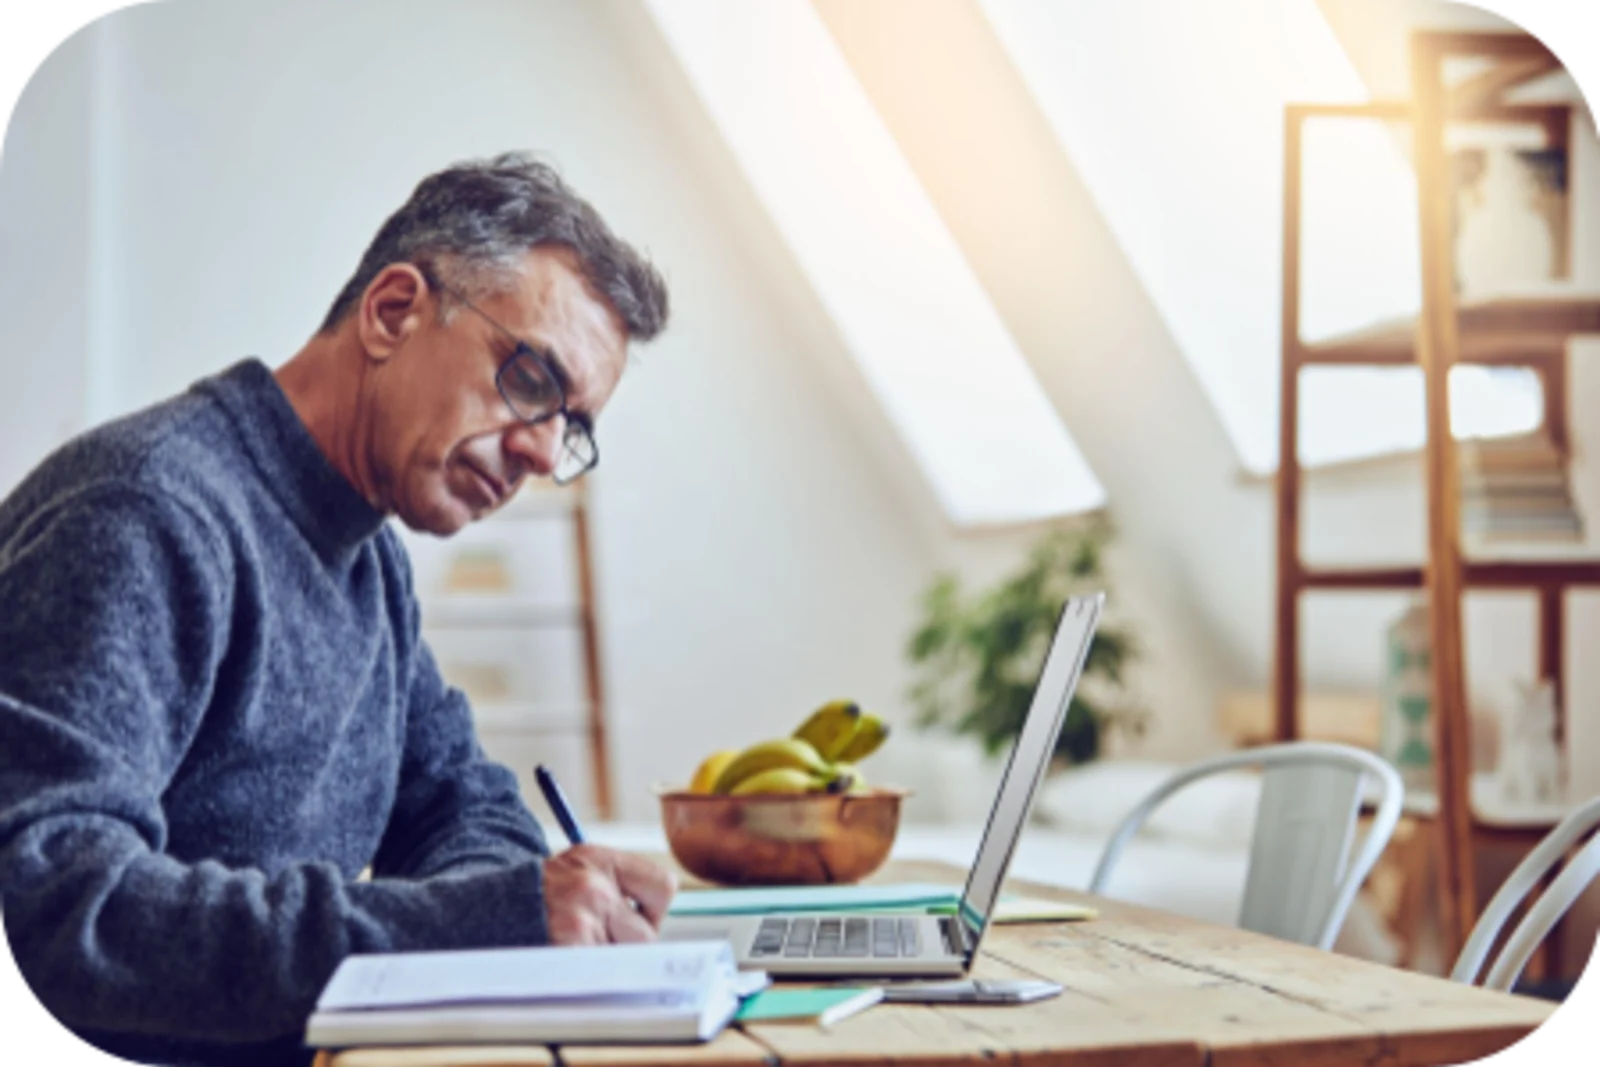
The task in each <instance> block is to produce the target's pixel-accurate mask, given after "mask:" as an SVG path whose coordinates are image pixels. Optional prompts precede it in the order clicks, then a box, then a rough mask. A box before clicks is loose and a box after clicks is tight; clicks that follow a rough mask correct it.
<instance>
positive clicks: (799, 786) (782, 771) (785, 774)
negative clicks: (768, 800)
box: [729, 767, 828, 797]
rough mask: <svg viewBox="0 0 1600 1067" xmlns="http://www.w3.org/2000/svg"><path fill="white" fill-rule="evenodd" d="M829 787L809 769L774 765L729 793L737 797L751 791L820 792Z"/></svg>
mask: <svg viewBox="0 0 1600 1067" xmlns="http://www.w3.org/2000/svg"><path fill="white" fill-rule="evenodd" d="M827 788H828V785H827V782H826V781H824V780H823V779H821V778H818V777H817V776H816V775H814V774H812V773H810V772H809V771H803V770H801V769H800V768H798V767H774V768H772V769H771V770H768V771H761V772H759V773H757V774H752V775H751V776H750V777H748V778H746V779H745V780H744V781H742V782H740V783H739V784H738V785H736V786H734V787H733V788H732V789H731V790H729V793H730V794H731V795H733V796H736V797H737V796H747V795H749V794H751V793H820V792H822V791H823V790H825V789H827Z"/></svg>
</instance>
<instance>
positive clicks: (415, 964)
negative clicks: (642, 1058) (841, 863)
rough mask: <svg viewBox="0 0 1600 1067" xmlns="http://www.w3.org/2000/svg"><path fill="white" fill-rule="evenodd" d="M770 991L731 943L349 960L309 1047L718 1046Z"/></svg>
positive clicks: (323, 1001) (322, 1006) (330, 990)
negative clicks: (754, 997)
mask: <svg viewBox="0 0 1600 1067" xmlns="http://www.w3.org/2000/svg"><path fill="white" fill-rule="evenodd" d="M766 984H767V979H766V975H765V974H762V973H759V972H757V973H754V974H751V973H744V974H741V973H739V971H738V970H737V968H736V966H735V963H734V958H733V949H732V946H730V945H729V944H728V943H727V942H726V941H678V942H658V943H654V944H643V945H600V946H594V947H584V948H523V949H483V950H478V951H471V952H415V953H395V954H388V955H371V956H352V957H350V958H349V959H346V960H345V961H344V962H343V963H342V964H340V966H339V969H338V970H337V971H335V972H334V975H333V978H332V979H331V980H330V981H329V982H328V986H327V988H326V989H324V990H323V992H322V996H321V998H319V999H318V1001H317V1008H316V1012H315V1013H314V1014H313V1015H312V1016H311V1019H310V1021H309V1022H308V1023H307V1025H306V1044H308V1045H311V1046H313V1047H317V1048H340V1047H346V1046H350V1045H411V1044H473V1043H485V1042H534V1043H541V1044H543V1043H550V1044H585V1043H601V1042H603V1043H606V1044H616V1043H636V1042H650V1043H656V1042H678V1041H709V1040H710V1039H711V1038H712V1037H714V1036H716V1034H717V1033H718V1032H719V1031H720V1030H721V1029H722V1028H723V1027H724V1026H725V1025H727V1023H728V1020H729V1019H731V1018H732V1017H733V1014H734V1012H735V1011H737V1010H738V1007H739V999H740V997H742V996H746V995H748V994H750V993H752V992H754V991H755V990H757V989H759V988H761V987H763V986H764V985H766Z"/></svg>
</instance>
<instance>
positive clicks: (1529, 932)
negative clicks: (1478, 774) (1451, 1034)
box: [1450, 797, 1600, 990]
mask: <svg viewBox="0 0 1600 1067" xmlns="http://www.w3.org/2000/svg"><path fill="white" fill-rule="evenodd" d="M1596 827H1600V797H1595V798H1594V799H1593V800H1590V801H1589V802H1588V803H1586V804H1584V805H1583V806H1581V807H1579V808H1578V809H1576V810H1575V811H1573V812H1572V813H1571V814H1570V815H1568V816H1567V817H1566V818H1564V819H1562V820H1561V821H1560V822H1559V823H1557V824H1556V827H1555V829H1553V830H1551V831H1550V832H1549V833H1548V834H1546V835H1545V838H1544V840H1543V841H1540V842H1539V844H1538V845H1537V846H1535V847H1534V849H1533V851H1532V852H1529V853H1528V855H1527V856H1526V857H1525V858H1524V859H1523V861H1522V862H1521V863H1519V864H1517V868H1516V870H1514V871H1512V872H1511V875H1510V877H1508V878H1507V879H1506V880H1505V884H1504V885H1502V886H1501V887H1500V891H1499V892H1498V893H1496V894H1495V895H1494V899H1492V900H1490V901H1489V904H1488V906H1487V907H1486V908H1484V909H1483V914H1482V915H1480V916H1478V923H1477V925H1476V926H1474V927H1473V928H1472V936H1470V937H1468V938H1467V943H1466V944H1465V945H1464V946H1462V949H1461V955H1460V956H1458V957H1457V958H1456V965H1455V969H1454V970H1452V971H1451V972H1450V977H1451V978H1453V979H1455V980H1456V981H1457V982H1466V983H1468V984H1471V983H1473V982H1476V981H1477V980H1478V973H1479V972H1480V971H1481V970H1483V963H1484V960H1485V958H1486V957H1487V956H1488V955H1489V950H1490V949H1491V948H1492V947H1494V943H1495V941H1496V939H1498V938H1499V936H1500V931H1501V929H1502V928H1503V927H1504V926H1505V924H1506V920H1507V919H1509V918H1510V917H1511V913H1512V912H1514V911H1516V910H1517V907H1518V905H1520V904H1521V903H1522V902H1523V901H1524V900H1525V899H1527V897H1528V896H1529V894H1530V892H1532V891H1533V890H1535V889H1536V888H1537V886H1538V884H1539V882H1540V881H1541V880H1542V879H1543V878H1544V877H1545V876H1546V875H1547V874H1549V872H1550V871H1551V869H1553V868H1554V867H1555V866H1556V865H1557V864H1559V863H1560V862H1561V858H1562V857H1563V856H1565V855H1566V854H1567V852H1568V850H1569V849H1571V848H1572V847H1573V846H1574V845H1575V844H1577V843H1578V842H1579V841H1581V840H1582V839H1583V838H1584V836H1585V835H1587V834H1589V833H1591V832H1592V831H1593V830H1594V829H1595V828H1596ZM1597 875H1600V834H1597V835H1596V836H1595V837H1593V838H1592V839H1591V840H1590V841H1589V843H1588V844H1587V845H1584V846H1583V848H1582V849H1580V850H1579V851H1578V853H1577V855H1575V856H1573V857H1572V859H1571V860H1569V861H1568V862H1567V865H1566V866H1565V867H1563V868H1562V870H1561V873H1560V874H1558V875H1556V877H1555V880H1554V881H1553V882H1551V883H1550V888H1549V889H1547V890H1545V891H1544V893H1543V895H1541V896H1540V897H1539V899H1538V900H1536V901H1534V903H1533V905H1532V906H1531V907H1529V908H1528V913H1527V914H1526V915H1524V916H1523V917H1522V921H1521V922H1520V923H1518V924H1517V926H1516V928H1515V929H1514V930H1512V932H1511V936H1510V937H1509V938H1507V939H1506V943H1505V947H1504V948H1502V949H1501V950H1500V955H1499V957H1497V958H1496V960H1495V962H1494V966H1492V967H1490V968H1489V975H1488V977H1487V978H1485V979H1484V980H1483V984H1484V986H1485V987H1487V988H1489V989H1500V990H1509V989H1510V988H1511V987H1512V986H1513V985H1515V984H1516V981H1517V979H1518V978H1519V977H1521V975H1522V969H1523V968H1524V967H1526V966H1527V965H1528V959H1529V958H1530V957H1531V956H1532V955H1533V953H1534V950H1535V949H1537V948H1538V947H1539V945H1540V944H1541V943H1542V942H1543V941H1544V939H1545V937H1546V936H1547V935H1548V934H1549V933H1550V928H1551V927H1553V926H1555V924H1556V923H1558V922H1560V921H1561V917H1562V916H1563V915H1565V914H1566V913H1567V909H1569V908H1571V907H1572V903H1573V901H1575V900H1577V899H1578V897H1579V896H1580V895H1582V893H1583V891H1584V890H1585V889H1587V888H1588V887H1589V883H1590V882H1593V881H1594V880H1595V877H1596V876H1597Z"/></svg>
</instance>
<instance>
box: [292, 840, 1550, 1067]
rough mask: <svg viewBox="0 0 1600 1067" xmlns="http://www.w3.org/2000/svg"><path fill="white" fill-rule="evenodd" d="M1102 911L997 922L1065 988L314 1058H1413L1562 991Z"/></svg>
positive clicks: (1150, 1066) (324, 1063)
mask: <svg viewBox="0 0 1600 1067" xmlns="http://www.w3.org/2000/svg"><path fill="white" fill-rule="evenodd" d="M964 873H965V872H962V871H959V870H957V869H956V868H953V867H950V866H947V865H945V864H936V863H895V864H890V865H889V867H888V868H887V869H886V870H885V871H884V872H882V874H881V875H880V876H879V878H876V879H874V881H879V880H887V881H918V882H948V883H952V884H959V883H960V881H961V880H962V878H963V877H964ZM1007 888H1008V889H1009V890H1010V891H1012V892H1024V893H1027V894H1028V895H1029V896H1040V897H1053V898H1056V899H1063V900H1074V901H1083V900H1088V901H1089V902H1090V903H1093V904H1094V905H1095V906H1096V907H1097V908H1099V909H1100V917H1099V918H1098V919H1095V920H1092V921H1089V922H1079V923H1040V924H1031V925H1020V926H999V927H993V928H991V930H990V932H989V934H988V935H987V936H986V937H985V939H984V944H983V950H982V952H981V958H980V960H979V962H978V964H977V966H976V968H975V973H976V974H977V975H978V976H979V977H990V978H998V977H1027V978H1035V977H1038V978H1049V979H1052V980H1054V981H1057V982H1060V983H1061V984H1062V985H1064V986H1065V987H1066V992H1065V993H1063V994H1062V995H1061V996H1059V997H1055V998H1053V999H1051V1000H1045V1001H1039V1002H1037V1003H1034V1004H1028V1005H1023V1006H1018V1007H977V1006H974V1007H964V1008H953V1007H927V1006H918V1005H898V1004H895V1005H889V1004H883V1005H879V1006H877V1007H874V1008H872V1009H870V1010H868V1011H866V1012H863V1013H862V1014H860V1015H856V1016H854V1017H852V1018H850V1019H846V1020H845V1021H843V1022H841V1023H840V1024H838V1025H837V1026H836V1027H834V1028H833V1029H831V1030H821V1029H818V1028H816V1027H814V1026H810V1025H795V1024H778V1023H764V1024H756V1025H750V1026H739V1027H734V1028H730V1029H728V1030H726V1031H724V1032H723V1033H722V1035H721V1036H719V1037H718V1038H717V1039H716V1040H715V1041H713V1042H711V1043H710V1044H709V1045H691V1046H677V1047H659V1048H658V1047H651V1048H638V1047H635V1048H628V1047H611V1048H592V1047H577V1046H569V1047H565V1048H559V1049H546V1048H544V1047H539V1046H533V1047H522V1048H498V1047H496V1048H490V1047H480V1048H425V1049H424V1048H415V1049H376V1048H374V1049H351V1050H346V1051H344V1052H341V1053H339V1054H337V1055H328V1054H326V1053H324V1054H323V1055H322V1056H319V1057H318V1060H317V1063H316V1067H524V1065H532V1064H571V1065H574V1067H576V1065H591V1064H594V1065H606V1067H634V1065H637V1067H644V1065H654V1064H702V1063H703V1064H713V1065H719V1064H752V1065H755V1064H760V1065H767V1067H770V1065H774V1064H808V1065H819V1067H820V1065H831V1064H838V1065H846V1064H848V1065H862V1067H864V1065H867V1064H873V1065H879V1067H888V1065H893V1067H933V1065H946V1064H980V1063H981V1064H985V1065H998V1064H1011V1065H1015V1067H1045V1065H1051V1067H1101V1065H1106V1067H1109V1065H1111V1064H1116V1065H1117V1067H1245V1065H1258V1067H1267V1065H1271V1067H1283V1065H1285V1064H1307V1065H1315V1067H1334V1065H1339V1067H1346V1065H1351V1064H1381V1065H1382V1067H1413V1065H1423V1064H1455V1063H1461V1062H1463V1061H1467V1060H1472V1059H1477V1058H1479V1057H1481V1056H1486V1055H1488V1054H1489V1053H1491V1052H1496V1051H1499V1050H1500V1049H1502V1048H1505V1047H1506V1046H1507V1045H1510V1044H1511V1043H1512V1042H1514V1041H1515V1040H1517V1038H1519V1037H1521V1036H1522V1035H1523V1034H1525V1033H1527V1032H1528V1031H1530V1030H1532V1029H1533V1028H1534V1027H1536V1026H1538V1025H1539V1023H1541V1022H1543V1021H1544V1019H1545V1018H1546V1017H1547V1016H1548V1015H1549V1014H1550V1012H1551V1011H1552V1010H1553V1008H1554V1005H1552V1004H1549V1003H1547V1002H1544V1001H1537V1000H1531V999H1529V998H1526V997H1515V996H1510V995H1508V994H1504V993H1491V992H1488V991H1486V990H1482V989H1477V988H1472V987H1468V986H1462V985H1457V984H1455V983H1452V982H1447V981H1445V980H1444V979H1441V978H1432V977H1428V976H1426V975H1419V974H1412V973H1410V972H1407V971H1399V970H1394V969H1391V968H1388V967H1383V966H1380V965H1378V964H1375V963H1368V962H1365V961H1362V960H1356V959H1351V958H1348V957H1345V956H1337V955H1333V954H1331V953H1327V952H1320V951H1317V950H1316V949H1311V948H1304V947H1301V946H1299V945H1292V944H1288V943H1286V942H1282V941H1276V940H1273V939H1271V938H1267V937H1261V936H1259V935H1256V934H1250V933H1245V932H1244V931H1240V930H1234V929H1230V928H1228V927H1221V926H1212V925H1209V924H1207V923H1201V922H1197V921H1195V920H1192V919H1185V918H1180V917H1178V916H1175V915H1169V914H1166V913H1164V912H1158V911H1152V910H1150V909H1147V908H1140V907H1135V906H1133V905H1128V904H1121V903H1118V902H1116V901H1110V900H1101V899H1097V898H1089V897H1087V895H1086V894H1082V893H1075V892H1070V891H1065V890H1058V889H1051V888H1046V887H1041V886H1037V885H1033V884H1029V883H1020V882H1015V881H1013V882H1011V883H1009V884H1008V886H1007Z"/></svg>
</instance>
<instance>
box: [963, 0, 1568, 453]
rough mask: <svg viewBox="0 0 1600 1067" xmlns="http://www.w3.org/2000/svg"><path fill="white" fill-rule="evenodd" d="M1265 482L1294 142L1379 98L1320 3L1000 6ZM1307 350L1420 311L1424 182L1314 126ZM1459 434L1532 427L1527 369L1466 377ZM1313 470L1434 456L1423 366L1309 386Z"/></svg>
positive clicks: (1306, 264)
mask: <svg viewBox="0 0 1600 1067" xmlns="http://www.w3.org/2000/svg"><path fill="white" fill-rule="evenodd" d="M981 3H982V7H983V9H984V11H985V12H986V14H987V16H988V18H989V20H990V23H991V24H992V25H993V26H994V28H995V31H996V34H997V35H998V36H999V38H1000V40H1001V42H1002V44H1003V45H1004V47H1005V49H1006V51H1007V53H1008V54H1009V55H1010V57H1011V59H1012V61H1013V62H1014V63H1015V64H1016V66H1017V69H1018V71H1019V72H1020V73H1021V75H1022V77H1023V79H1024V81H1025V82H1026V83H1027V85H1028V87H1029V89H1030V91H1031V92H1032V94H1033V96H1034V98H1035V100H1036V101H1037V102H1038V104H1039V107H1040V109H1041V111H1042V112H1043V113H1044V114H1045V116H1046V119H1047V121H1048V122H1049V123H1050V125H1051V126H1052V128H1053V129H1054V130H1055V133H1056V136H1057V138H1058V139H1059V141H1060V143H1061V145H1062V148H1063V150H1064V151H1065V152H1066V153H1067V155H1068V156H1069V157H1070V158H1071V159H1072V162H1073V164H1074V165H1075V166H1076V167H1077V169H1078V171H1079V173H1080V174H1081V175H1082V177H1083V180H1084V183H1085V184H1086V185H1087V187H1088V188H1089V190H1090V193H1091V195H1093V197H1094V199H1095V201H1096V203H1097V204H1098V206H1099V208H1100V211H1101V213H1102V215H1103V216H1104V217H1105V219H1106V222H1107V224H1108V225H1109V227H1110V228H1111V230H1112V232H1113V233H1114V234H1115V235H1116V237H1117V239H1118V242H1119V243H1120V244H1121V246H1122V248H1123V251H1124V253H1125V254H1126V255H1127V257H1128V260H1129V263H1130V264H1131V266H1132V268H1133V270H1134V272H1135V274H1136V275H1137V276H1138V277H1139V279H1140V281H1141V283H1142V284H1143V285H1144V287H1145V289H1146V291H1147V292H1148V293H1149V294H1150V297H1151V299H1152V300H1153V301H1154V302H1155V304H1156V306H1157V308H1159V310H1160V312H1161V314H1162V316H1163V318H1164V319H1165V321H1166V323H1167V326H1168V328H1169V329H1170V330H1171V331H1172V335H1173V337H1174V338H1175V340H1176V341H1177V343H1178V345H1179V347H1180V348H1181V349H1182V351H1183V353H1184V355H1185V357H1186V358H1187V359H1188V360H1189V361H1190V364H1191V365H1192V366H1193V367H1194V369H1195V372H1196V375H1197V377H1198V378H1199V380H1200V382H1201V386H1202V388H1203V389H1204V390H1205V392H1206V394H1207V396H1208V397H1209V399H1210V400H1211V402H1212V404H1213V405H1214V407H1215V408H1216V410H1217V412H1218V414H1219V415H1220V417H1221V419H1222V423H1223V425H1224V427H1225V428H1226V429H1227V432H1228V435H1229V437H1230V438H1231V439H1232V441H1233V443H1234V446H1235V448H1236V449H1237V451H1238V454H1239V456H1240V459H1241V461H1242V462H1243V463H1244V465H1245V466H1246V467H1247V468H1248V469H1250V470H1252V471H1256V472H1261V473H1265V472H1268V471H1271V470H1273V469H1275V468H1276V467H1277V458H1278V444H1277V437H1278V408H1279V403H1278V401H1279V396H1278V382H1279V360H1280V358H1281V356H1280V347H1279V307H1280V304H1281V300H1282V290H1281V286H1282V243H1281V242H1282V226H1283V207H1282V205H1283V124H1284V118H1283V116H1284V106H1285V105H1286V104H1288V103H1291V102H1305V101H1320V102H1356V101H1364V100H1365V99H1367V96H1366V92H1365V90H1364V88H1363V86H1362V84H1361V81H1360V78H1359V77H1358V75H1357V74H1356V71H1355V69H1354V67H1353V66H1352V65H1351V63H1350V61H1349V59H1348V57H1347V56H1346V55H1345V53H1344V51H1343V50H1342V49H1341V48H1340V46H1339V43H1338V41H1337V39H1336V38H1335V37H1334V35H1333V31H1332V30H1331V29H1330V28H1329V26H1328V24H1327V22H1326V21H1325V20H1324V18H1323V16H1322V14H1321V12H1320V11H1318V10H1317V7H1316V4H1315V3H1314V0H1212V2H1209V3H1204V4H1181V3H1172V2H1170V0H1122V2H1120V3H1115V4H1082V3H1060V2H1057V0H981ZM1304 149H1305V152H1304V156H1303V162H1302V173H1303V176H1304V177H1303V190H1302V191H1303V195H1304V203H1303V205H1302V216H1301V217H1302V235H1303V245H1302V251H1303V262H1302V274H1301V280H1302V287H1301V288H1302V294H1303V299H1302V304H1301V309H1300V311H1301V320H1302V324H1301V333H1302V336H1303V338H1304V339H1305V340H1307V341H1316V340H1320V339H1324V338H1327V337H1329V336H1333V335H1336V334H1339V333H1343V332H1346V331H1351V330H1355V329H1359V328H1362V327H1365V326H1369V325H1371V324H1373V323H1375V322H1379V321H1384V320H1391V319H1395V318H1401V317H1406V316H1410V315H1414V314H1416V313H1417V311H1418V309H1419V307H1420V302H1421V296H1420V286H1421V280H1420V267H1419V258H1418V251H1417V215H1416V191H1415V178H1414V176H1413V174H1412V172H1411V169H1410V165H1409V163H1407V162H1406V160H1405V159H1404V157H1403V156H1402V155H1401V152H1400V148H1399V145H1398V143H1397V141H1396V139H1395V136H1394V134H1393V133H1392V132H1391V131H1386V130H1385V129H1383V127H1382V126H1380V125H1379V124H1378V123H1375V122H1359V123H1358V122H1341V121H1325V120H1319V121H1315V122H1313V123H1311V124H1309V125H1308V126H1307V127H1306V137H1305V140H1304ZM1451 392H1452V424H1453V427H1454V430H1455V432H1456V434H1457V435H1458V436H1480V435H1489V434H1497V433H1513V432H1520V431H1523V430H1528V429H1532V428H1534V427H1535V426H1537V425H1538V423H1539V421H1540V419H1541V417H1542V415H1541V413H1540V411H1541V408H1540V404H1539V402H1538V396H1537V394H1538V387H1537V385H1536V383H1535V380H1534V379H1533V378H1532V376H1531V375H1530V374H1528V373H1527V372H1524V371H1520V370H1511V371H1507V370H1496V369H1491V368H1484V367H1460V368H1457V369H1456V371H1455V372H1454V373H1453V375H1452V379H1451ZM1300 403H1301V437H1300V458H1301V461H1302V462H1303V463H1306V464H1311V465H1314V464H1319V463H1329V462H1334V461H1338V460H1345V459H1355V458H1360V457H1364V456H1371V455H1376V454H1379V453H1382V452H1386V451H1393V450H1396V449H1400V448H1414V447H1417V446H1418V445H1420V444H1421V442H1422V440H1423V433H1424V414H1423V404H1422V386H1421V374H1420V372H1419V371H1418V370H1417V369H1416V368H1401V369H1371V370H1368V369H1345V368H1340V369H1337V370H1328V371H1322V370H1318V371H1310V372H1307V373H1306V375H1305V376H1304V378H1303V379H1302V388H1301V390H1300Z"/></svg>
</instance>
